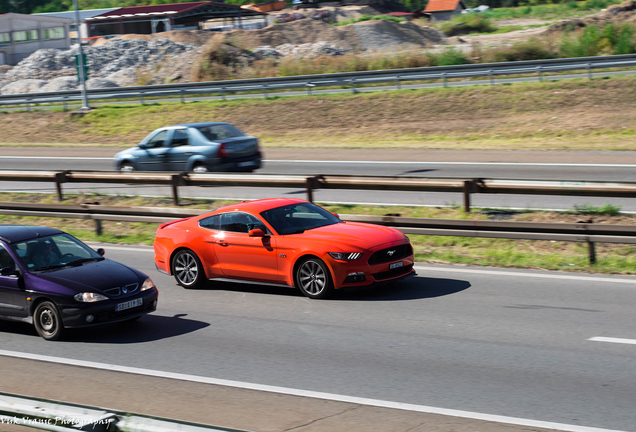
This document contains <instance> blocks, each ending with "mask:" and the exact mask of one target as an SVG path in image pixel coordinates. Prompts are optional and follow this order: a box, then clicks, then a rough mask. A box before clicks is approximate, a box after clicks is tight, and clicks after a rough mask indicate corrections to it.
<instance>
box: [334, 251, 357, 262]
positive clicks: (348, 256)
mask: <svg viewBox="0 0 636 432" xmlns="http://www.w3.org/2000/svg"><path fill="white" fill-rule="evenodd" d="M329 255H331V258H334V259H337V260H340V261H354V260H357V259H358V258H360V257H361V256H362V254H361V253H360V252H329Z"/></svg>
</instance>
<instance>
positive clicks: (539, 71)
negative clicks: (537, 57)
mask: <svg viewBox="0 0 636 432" xmlns="http://www.w3.org/2000/svg"><path fill="white" fill-rule="evenodd" d="M537 74H538V75H539V82H543V74H542V73H541V66H537Z"/></svg>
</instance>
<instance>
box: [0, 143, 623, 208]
mask: <svg viewBox="0 0 636 432" xmlns="http://www.w3.org/2000/svg"><path fill="white" fill-rule="evenodd" d="M115 151H116V150H115V149H108V148H96V149H90V148H89V149H86V148H78V149H72V148H66V149H64V148H63V149H57V148H42V149H41V152H40V153H41V155H39V156H34V155H33V154H32V153H29V152H28V149H23V150H22V151H20V150H19V149H14V150H11V149H6V148H5V149H2V153H4V154H2V156H0V169H35V170H47V169H48V170H64V169H69V168H72V169H76V170H81V169H84V170H108V169H112V159H111V156H110V155H111V154H114V153H115ZM270 151H271V153H272V155H273V157H274V158H271V159H267V158H266V160H265V165H264V167H263V168H262V169H261V170H259V171H258V172H259V173H264V174H298V175H318V174H350V175H383V176H419V177H450V178H505V179H538V180H555V179H561V180H565V181H580V180H583V179H585V180H596V181H607V182H621V181H636V169H634V168H635V167H636V156H635V155H634V154H632V153H633V152H626V153H619V154H612V153H611V152H605V153H602V152H574V153H571V155H572V156H570V155H563V154H561V153H564V152H561V153H558V152H556V153H555V154H548V156H547V157H546V156H545V153H543V152H535V154H539V155H542V154H543V155H544V157H543V158H540V157H536V156H532V157H529V156H528V155H526V154H521V155H519V156H516V157H514V156H512V157H511V156H506V157H502V156H500V155H492V156H488V155H486V156H484V155H483V153H480V154H479V155H478V156H474V157H473V155H477V153H472V154H471V155H469V156H466V155H464V154H463V153H462V152H459V153H458V155H446V157H448V158H450V159H452V158H453V157H454V160H439V159H440V157H441V156H440V155H439V154H436V153H435V152H431V153H429V154H416V155H415V156H414V157H413V158H412V161H410V162H407V161H405V160H404V159H406V158H407V157H408V154H407V153H405V152H404V151H396V152H390V151H389V152H384V153H383V154H380V153H374V151H369V152H365V154H367V156H366V159H367V160H364V159H365V158H360V156H359V154H356V153H349V152H346V151H344V152H343V151H342V150H340V151H339V152H340V153H338V156H340V158H338V159H328V158H329V155H333V151H330V152H326V151H323V152H320V153H318V154H317V152H316V151H314V152H303V151H302V150H298V149H290V150H289V151H286V150H285V149H272V150H270ZM376 152H377V151H376ZM7 153H8V154H7ZM60 153H61V154H62V155H59V156H54V155H55V154H60ZM358 153H359V152H358ZM393 153H395V154H397V157H398V158H402V160H393V159H395V157H394V158H393V159H392V158H390V157H387V155H388V156H391V155H392V154H393ZM502 153H511V152H502ZM75 154H77V155H75ZM91 154H93V155H91ZM303 155H306V156H313V158H311V159H309V158H304V159H302V158H299V156H303ZM285 156H286V158H284V157H285ZM382 156H384V159H383V158H382ZM355 157H358V159H357V160H356V159H355ZM428 157H430V158H431V159H434V160H431V161H427V160H426V159H427V158H428ZM343 158H346V159H343ZM374 158H375V159H374ZM533 158H534V159H533ZM325 159H327V160H325ZM360 159H362V160H360ZM570 159H572V160H573V162H569V160H570ZM551 161H552V162H551ZM595 161H598V163H597V162H595ZM621 162H622V163H621ZM0 190H4V191H12V192H26V193H28V192H46V193H54V192H55V189H54V187H53V185H52V184H50V183H48V184H47V183H13V182H0ZM64 190H65V191H66V192H69V193H71V192H84V193H93V192H98V193H105V194H125V195H147V196H170V195H171V190H170V189H169V188H165V187H155V186H130V185H100V184H92V185H91V184H85V185H80V184H67V185H64ZM180 194H181V196H183V197H190V198H210V199H241V200H242V199H246V200H249V199H258V198H266V197H272V196H297V197H305V191H304V190H300V189H283V188H234V187H214V188H194V187H187V188H186V187H182V188H180ZM315 199H316V200H317V201H320V202H328V203H343V204H356V203H357V204H387V205H393V204H394V205H421V206H449V205H460V204H461V203H462V202H463V201H462V200H463V197H462V195H461V194H441V193H412V192H411V193H408V192H403V193H395V192H383V191H364V192H360V191H355V190H351V191H333V190H317V191H315ZM584 203H589V204H592V205H595V206H602V205H605V204H607V203H610V204H612V205H615V206H621V209H622V210H623V211H626V212H634V211H636V202H634V200H629V199H607V198H596V197H589V198H579V197H574V198H570V197H558V196H530V195H528V196H515V195H487V194H484V195H481V194H474V195H472V205H473V206H475V207H487V208H510V209H546V210H554V209H557V210H570V209H572V208H574V206H575V205H581V204H584Z"/></svg>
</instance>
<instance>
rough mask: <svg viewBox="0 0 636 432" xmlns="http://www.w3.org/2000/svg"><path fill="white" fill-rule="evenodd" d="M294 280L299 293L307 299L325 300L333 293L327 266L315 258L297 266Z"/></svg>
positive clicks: (306, 259)
mask: <svg viewBox="0 0 636 432" xmlns="http://www.w3.org/2000/svg"><path fill="white" fill-rule="evenodd" d="M294 279H295V282H296V286H297V287H298V289H300V292H302V293H303V294H304V295H306V296H307V297H309V298H313V299H320V298H326V297H328V296H329V295H330V294H331V292H332V291H333V283H332V281H331V274H330V273H329V269H328V268H327V265H326V264H325V263H324V262H322V260H320V259H318V258H315V257H310V258H305V259H304V260H303V261H302V262H301V263H300V264H299V265H298V268H296V274H295V277H294Z"/></svg>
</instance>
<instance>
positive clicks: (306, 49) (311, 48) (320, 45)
mask: <svg viewBox="0 0 636 432" xmlns="http://www.w3.org/2000/svg"><path fill="white" fill-rule="evenodd" d="M276 51H278V52H279V53H280V54H281V56H291V57H315V56H318V55H331V56H339V55H345V54H348V53H349V50H346V49H344V48H342V47H339V46H338V45H335V44H333V43H331V42H325V41H323V42H317V43H306V44H300V45H293V44H283V45H279V46H277V47H276Z"/></svg>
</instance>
